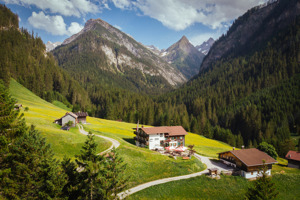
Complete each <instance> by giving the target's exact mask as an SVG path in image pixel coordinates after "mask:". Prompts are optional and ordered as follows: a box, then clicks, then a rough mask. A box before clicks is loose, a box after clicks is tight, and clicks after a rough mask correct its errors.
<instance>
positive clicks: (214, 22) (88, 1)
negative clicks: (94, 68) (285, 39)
mask: <svg viewBox="0 0 300 200" xmlns="http://www.w3.org/2000/svg"><path fill="white" fill-rule="evenodd" d="M264 2H266V0H0V3H2V4H5V5H6V6H7V7H8V8H10V9H11V10H12V11H13V12H14V13H17V14H18V16H19V21H20V23H19V24H20V27H25V28H26V29H28V30H29V31H31V30H33V31H34V32H35V33H36V34H37V35H38V36H40V37H41V38H42V40H43V41H44V42H45V43H47V41H51V42H57V41H60V42H62V41H63V40H64V39H66V38H68V37H70V36H71V35H73V34H75V33H78V32H79V31H80V30H81V29H82V28H83V27H84V24H85V22H86V21H87V20H89V19H91V18H94V19H96V18H101V19H102V20H104V21H106V22H108V23H109V24H111V25H113V26H115V27H116V28H118V29H120V30H121V31H123V32H125V33H127V34H129V35H131V36H132V37H134V38H135V39H136V40H137V41H139V42H141V43H143V44H145V45H155V46H156V47H158V48H160V49H164V48H168V47H169V46H170V45H172V44H173V43H175V42H176V41H178V40H179V39H180V38H181V37H182V36H183V35H185V36H187V38H188V39H189V40H190V41H191V43H192V44H194V45H199V44H201V43H202V42H204V41H205V40H207V39H208V38H209V37H212V38H214V39H218V37H219V36H221V35H222V34H223V33H225V32H226V31H227V30H228V28H229V26H230V25H231V23H232V22H233V20H234V19H236V18H237V17H238V16H240V15H242V14H243V13H245V12H246V11H247V10H248V9H250V8H252V7H254V6H257V5H259V4H262V3H264Z"/></svg>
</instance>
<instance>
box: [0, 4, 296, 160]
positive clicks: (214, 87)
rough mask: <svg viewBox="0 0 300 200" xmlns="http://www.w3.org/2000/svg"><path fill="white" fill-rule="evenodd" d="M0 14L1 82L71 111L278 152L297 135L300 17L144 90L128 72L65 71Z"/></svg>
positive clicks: (38, 42) (39, 43)
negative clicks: (171, 84) (98, 77)
mask: <svg viewBox="0 0 300 200" xmlns="http://www.w3.org/2000/svg"><path fill="white" fill-rule="evenodd" d="M279 6H280V5H279ZM249 12H252V11H249ZM248 14H249V13H248ZM0 16H1V21H0V22H1V24H0V26H1V31H0V51H1V52H0V64H1V72H0V77H1V79H3V80H4V81H5V82H6V83H8V80H9V78H14V79H16V80H17V81H18V82H19V83H21V84H23V85H24V86H25V87H27V88H28V89H30V90H31V91H33V92H34V93H35V94H37V95H38V96H40V97H42V98H44V99H46V100H47V101H49V102H52V101H53V100H59V101H62V102H63V103H65V104H66V105H68V106H69V107H72V108H73V110H74V111H78V110H81V111H87V112H89V115H91V116H96V117H100V118H106V119H111V120H123V121H127V122H133V123H136V122H137V121H139V122H140V123H141V124H148V125H155V126H164V125H182V126H183V127H184V128H185V129H186V130H188V131H191V132H194V133H197V134H201V135H204V136H206V137H208V138H214V139H217V140H221V141H224V142H226V143H229V144H230V145H232V146H237V147H241V146H242V145H245V146H247V147H256V146H257V145H258V144H259V143H261V142H263V141H265V142H268V143H270V144H272V145H273V146H274V147H275V148H276V150H277V152H278V154H279V156H284V155H285V154H286V152H287V151H288V150H289V149H294V148H295V146H296V144H294V142H293V141H292V140H291V135H292V134H293V135H299V134H300V93H299V91H300V75H299V71H300V66H299V65H300V18H299V17H297V18H296V19H294V20H293V21H292V22H291V23H290V25H289V26H288V28H286V29H284V30H280V31H277V32H274V33H273V34H272V36H271V37H270V38H269V39H268V40H267V41H264V43H262V44H260V45H258V47H257V48H251V49H250V48H249V50H247V48H246V49H243V50H240V49H236V50H235V51H234V52H232V54H228V55H226V56H224V57H222V58H221V59H219V60H217V61H216V62H214V63H211V65H210V66H209V67H208V68H205V69H203V70H200V73H199V74H198V75H197V76H195V77H193V78H192V80H190V81H189V82H188V83H186V84H184V85H182V86H181V87H179V88H177V89H170V88H165V89H163V90H161V92H160V93H159V94H156V95H150V94H147V93H146V92H143V91H139V90H138V89H136V88H139V87H140V86H133V85H132V83H131V82H130V81H128V79H127V81H126V82H125V83H126V84H124V85H123V86H122V87H120V86H119V85H120V84H119V83H118V84H117V86H114V84H105V78H104V80H103V81H95V80H94V79H93V77H88V76H85V74H84V73H83V75H82V76H80V75H77V76H75V75H72V76H71V75H69V73H68V72H66V71H65V70H64V69H62V68H60V67H59V66H58V64H57V61H55V58H54V57H53V56H52V54H51V53H46V52H45V46H44V44H43V42H42V40H41V39H40V38H39V37H38V36H36V35H35V34H34V33H29V32H28V31H27V30H24V29H22V28H21V29H19V28H18V20H17V16H16V15H14V14H13V13H11V12H10V11H8V9H7V8H5V6H1V13H0ZM2 16H3V17H2ZM242 21H243V18H240V19H239V20H238V21H237V22H235V23H234V24H233V27H232V28H231V29H229V32H230V31H233V29H234V25H236V24H238V23H242ZM256 34H257V35H259V31H258V32H257V33H256ZM224 37H226V35H224V36H222V37H221V38H220V39H219V41H222V40H223V39H224ZM217 42H218V41H217ZM121 50H123V51H125V50H124V49H122V48H121ZM100 56H101V55H100ZM102 56H103V59H105V55H102ZM60 59H62V58H60ZM103 63H105V61H103ZM100 64H101V63H100ZM137 73H138V72H137ZM133 77H135V75H133ZM133 77H131V78H133ZM106 78H107V79H109V77H106ZM129 80H130V78H129ZM120 81H121V80H120ZM151 81H153V82H155V80H152V79H151ZM158 82H159V81H158ZM127 86H128V87H127Z"/></svg>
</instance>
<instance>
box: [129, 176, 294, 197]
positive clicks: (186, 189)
mask: <svg viewBox="0 0 300 200" xmlns="http://www.w3.org/2000/svg"><path fill="white" fill-rule="evenodd" d="M272 180H273V182H274V183H275V187H276V188H277V191H278V192H279V195H278V196H277V198H276V199H278V200H286V199H289V200H297V199H299V197H300V190H299V182H300V174H299V173H298V174H286V175H283V174H275V175H273V178H272ZM251 184H252V182H251V181H248V180H246V179H245V178H242V177H239V176H223V175H222V176H221V179H219V180H215V179H211V178H208V177H206V176H200V177H195V178H190V179H186V180H180V181H174V182H169V183H165V184H161V185H156V186H153V187H150V188H147V189H145V190H142V191H139V192H137V193H135V194H132V195H131V196H129V197H128V199H129V200H142V199H164V200H167V199H172V200H181V199H212V200H227V199H228V200H235V199H236V200H240V199H244V195H245V193H246V191H247V189H248V187H249V186H250V185H251Z"/></svg>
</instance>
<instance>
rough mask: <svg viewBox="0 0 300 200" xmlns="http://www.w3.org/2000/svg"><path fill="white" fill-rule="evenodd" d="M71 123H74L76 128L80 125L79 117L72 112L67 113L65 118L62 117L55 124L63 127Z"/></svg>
mask: <svg viewBox="0 0 300 200" xmlns="http://www.w3.org/2000/svg"><path fill="white" fill-rule="evenodd" d="M69 121H72V122H73V125H72V126H76V124H77V123H78V117H77V115H75V114H74V113H72V112H67V113H66V114H65V115H64V116H63V117H61V118H59V119H56V120H55V121H54V123H56V124H59V125H61V126H64V125H65V124H66V123H68V122H69Z"/></svg>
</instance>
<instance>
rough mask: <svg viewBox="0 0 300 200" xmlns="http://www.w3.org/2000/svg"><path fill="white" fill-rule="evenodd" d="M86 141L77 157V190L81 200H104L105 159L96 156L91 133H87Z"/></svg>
mask: <svg viewBox="0 0 300 200" xmlns="http://www.w3.org/2000/svg"><path fill="white" fill-rule="evenodd" d="M87 137H88V138H87V140H86V142H85V144H84V145H83V147H82V150H81V154H79V155H77V156H76V157H77V159H76V163H77V165H78V167H79V169H77V171H79V175H78V176H79V179H80V181H81V182H80V183H79V184H78V189H79V190H80V193H81V198H84V199H89V200H92V199H104V198H103V197H104V195H105V191H104V189H103V186H102V181H103V179H104V177H103V174H104V173H105V170H106V169H105V167H104V166H105V159H104V157H103V156H102V155H97V154H96V151H97V144H96V142H95V138H94V137H95V136H94V135H93V134H92V132H89V133H88V136H87Z"/></svg>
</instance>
